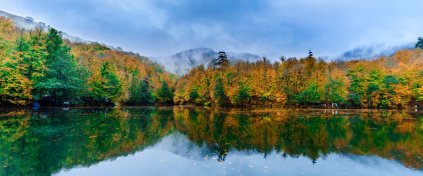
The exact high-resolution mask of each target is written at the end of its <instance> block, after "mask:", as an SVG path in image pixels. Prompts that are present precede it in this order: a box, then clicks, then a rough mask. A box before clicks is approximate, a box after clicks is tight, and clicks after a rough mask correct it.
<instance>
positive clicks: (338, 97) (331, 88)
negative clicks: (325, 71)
mask: <svg viewBox="0 0 423 176" xmlns="http://www.w3.org/2000/svg"><path fill="white" fill-rule="evenodd" d="M343 87H344V84H343V83H342V82H341V81H338V80H334V79H332V78H330V79H329V81H328V82H327V83H326V84H325V86H324V100H325V101H326V102H327V103H339V104H341V103H344V102H345V99H344V97H343V95H344V92H343Z"/></svg>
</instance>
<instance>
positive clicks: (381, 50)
mask: <svg viewBox="0 0 423 176" xmlns="http://www.w3.org/2000/svg"><path fill="white" fill-rule="evenodd" d="M413 48H414V43H409V44H404V45H400V46H373V47H360V48H356V49H353V50H350V51H346V52H344V53H343V54H342V55H341V56H339V57H335V58H330V60H336V59H339V60H354V59H375V58H377V57H381V56H391V55H392V54H394V53H395V52H397V51H399V50H402V49H413Z"/></svg>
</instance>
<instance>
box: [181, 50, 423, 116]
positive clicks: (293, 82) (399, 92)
mask: <svg viewBox="0 0 423 176" xmlns="http://www.w3.org/2000/svg"><path fill="white" fill-rule="evenodd" d="M225 57H226V56H224V55H223V57H222V56H219V58H218V59H217V60H218V62H216V63H218V64H216V65H213V66H209V67H208V68H206V67H204V66H199V67H197V68H194V69H192V70H191V71H190V72H189V73H188V74H187V75H186V76H183V77H182V78H180V80H179V81H178V83H177V85H176V92H175V97H174V101H175V103H176V104H198V105H224V106H249V105H258V106H286V105H288V106H313V107H326V108H336V107H361V108H401V107H406V106H410V105H411V106H416V105H417V106H421V105H422V103H423V50H421V49H416V50H403V51H399V52H397V53H396V54H394V55H393V56H391V57H381V58H378V59H375V60H364V59H363V60H354V61H332V62H326V61H324V60H323V59H318V58H316V57H314V56H313V53H312V52H311V51H310V53H309V55H308V56H307V57H305V58H284V57H282V58H281V59H280V61H278V62H273V63H271V62H269V60H267V59H266V58H263V59H262V60H260V61H257V62H253V63H251V62H244V61H241V62H237V63H232V64H228V63H227V62H228V61H227V59H225ZM222 59H223V60H226V62H222V61H221V60H222ZM219 63H225V64H219Z"/></svg>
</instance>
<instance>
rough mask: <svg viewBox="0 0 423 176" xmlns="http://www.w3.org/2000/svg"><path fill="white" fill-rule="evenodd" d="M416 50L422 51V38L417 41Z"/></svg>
mask: <svg viewBox="0 0 423 176" xmlns="http://www.w3.org/2000/svg"><path fill="white" fill-rule="evenodd" d="M416 48H420V49H423V37H419V38H418V39H417V43H416Z"/></svg>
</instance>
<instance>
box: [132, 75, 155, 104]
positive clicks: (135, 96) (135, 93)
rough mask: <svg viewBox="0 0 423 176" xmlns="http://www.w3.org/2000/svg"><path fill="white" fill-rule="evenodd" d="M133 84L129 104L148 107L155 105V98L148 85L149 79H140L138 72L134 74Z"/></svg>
mask: <svg viewBox="0 0 423 176" xmlns="http://www.w3.org/2000/svg"><path fill="white" fill-rule="evenodd" d="M132 74H133V75H132V83H131V88H130V90H129V91H130V95H131V96H130V97H129V100H128V102H129V103H130V104H132V105H148V104H152V103H154V98H153V95H152V93H151V89H150V86H149V84H148V80H147V79H148V78H144V79H141V80H140V79H138V77H137V75H138V70H135V71H133V72H132Z"/></svg>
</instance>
